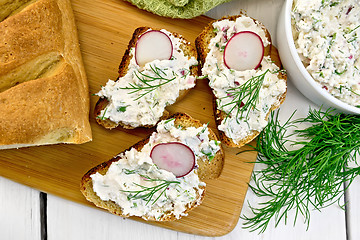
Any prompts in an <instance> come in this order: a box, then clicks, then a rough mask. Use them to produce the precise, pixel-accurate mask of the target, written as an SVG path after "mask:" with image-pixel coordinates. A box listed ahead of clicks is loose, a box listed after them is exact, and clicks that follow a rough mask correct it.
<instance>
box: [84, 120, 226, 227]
mask: <svg viewBox="0 0 360 240" xmlns="http://www.w3.org/2000/svg"><path fill="white" fill-rule="evenodd" d="M171 118H175V125H181V126H182V127H184V128H187V127H201V126H203V124H202V123H201V122H200V121H199V120H196V119H194V118H192V117H191V116H189V115H187V114H185V113H175V114H173V115H171V116H170V117H169V119H171ZM209 135H210V136H209V138H210V139H211V140H217V137H216V135H215V133H214V132H213V131H212V130H211V129H210V128H209ZM149 139H150V136H148V137H147V138H145V139H143V140H141V141H139V142H137V143H136V144H134V145H133V146H131V147H130V148H128V149H127V150H124V151H123V152H121V153H124V152H126V151H129V150H130V149H132V148H135V149H136V150H138V151H140V150H141V149H142V148H143V147H144V145H145V144H147V143H148V142H149ZM121 153H120V154H121ZM120 154H118V155H117V156H115V157H114V158H112V159H110V160H109V161H106V162H103V163H101V164H99V165H97V166H96V167H94V168H92V169H90V170H89V171H88V172H87V173H86V174H85V175H84V176H83V177H82V180H81V184H80V190H81V192H82V193H83V195H84V196H85V198H86V199H87V200H88V201H90V202H93V203H94V204H95V205H96V206H98V207H100V208H104V209H106V210H108V211H109V212H111V213H113V214H116V215H119V216H122V217H129V216H127V215H124V214H123V213H122V210H121V207H120V206H118V205H117V204H116V203H115V202H113V201H103V200H101V199H100V197H98V196H97V194H96V193H95V192H94V190H93V185H92V179H91V175H92V174H95V173H97V172H98V173H100V174H102V175H104V174H106V172H107V171H108V169H109V167H110V165H111V164H112V163H113V162H116V161H118V160H119V159H120V157H119V155H120ZM198 165H199V168H198V175H199V178H200V180H207V179H216V178H218V177H219V176H220V174H221V171H222V169H223V165H224V150H223V149H222V147H220V150H219V151H218V152H217V153H216V155H215V157H214V159H213V160H211V161H208V160H204V161H203V160H199V161H198ZM202 189H203V190H204V191H203V193H202V195H201V196H198V199H196V200H195V201H193V202H192V203H191V204H190V205H189V206H188V207H187V209H186V211H185V212H184V213H188V212H189V211H191V210H192V209H193V208H195V207H196V206H198V205H199V204H200V203H201V202H202V200H203V199H204V196H205V187H204V188H202ZM143 219H145V220H150V221H173V220H176V219H177V218H176V217H175V215H173V214H167V215H164V216H163V217H161V218H160V219H155V218H150V217H143Z"/></svg>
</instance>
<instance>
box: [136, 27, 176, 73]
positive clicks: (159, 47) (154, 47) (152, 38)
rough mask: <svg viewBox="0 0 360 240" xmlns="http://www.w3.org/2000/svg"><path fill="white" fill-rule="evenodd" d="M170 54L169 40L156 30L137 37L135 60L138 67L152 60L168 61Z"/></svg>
mask: <svg viewBox="0 0 360 240" xmlns="http://www.w3.org/2000/svg"><path fill="white" fill-rule="evenodd" d="M172 53H173V45H172V42H171V39H170V38H169V36H168V35H166V34H165V33H163V32H161V31H158V30H150V31H147V32H145V33H144V34H142V35H141V36H140V37H139V39H138V40H137V42H136V45H135V60H136V64H137V65H139V66H144V65H145V64H146V63H148V62H152V61H154V60H169V59H171V57H172Z"/></svg>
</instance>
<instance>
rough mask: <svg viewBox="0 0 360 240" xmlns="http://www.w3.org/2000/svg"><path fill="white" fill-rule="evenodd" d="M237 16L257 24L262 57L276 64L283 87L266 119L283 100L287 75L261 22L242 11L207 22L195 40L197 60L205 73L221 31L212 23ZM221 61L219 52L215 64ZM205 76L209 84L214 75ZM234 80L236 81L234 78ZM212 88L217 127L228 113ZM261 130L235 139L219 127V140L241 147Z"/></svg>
mask: <svg viewBox="0 0 360 240" xmlns="http://www.w3.org/2000/svg"><path fill="white" fill-rule="evenodd" d="M238 18H247V21H248V23H247V24H248V25H251V24H249V22H253V23H255V24H253V25H256V26H258V28H259V29H260V30H259V31H260V32H262V33H263V37H262V38H264V39H265V40H266V41H265V44H264V59H265V60H266V59H267V61H268V62H274V63H275V64H276V66H277V67H278V70H277V73H275V74H276V75H277V79H278V81H279V83H280V84H281V85H282V87H283V89H282V91H281V93H279V94H278V95H277V96H275V99H274V101H273V103H272V105H271V106H269V107H268V109H267V111H266V114H264V117H263V119H264V120H265V121H267V118H268V116H269V114H270V112H271V111H272V110H274V109H276V108H278V107H279V106H280V104H281V103H282V102H283V101H284V100H285V96H286V80H287V77H286V73H285V71H284V70H283V69H282V65H281V62H280V60H279V58H278V57H277V58H274V57H273V56H274V55H273V54H274V53H277V50H276V49H275V48H274V47H273V45H272V44H271V37H270V34H269V32H268V30H267V29H266V28H265V26H264V25H263V24H261V23H260V22H258V21H257V20H255V19H252V18H250V17H248V16H246V14H244V13H241V14H240V15H236V16H229V17H223V18H221V19H219V20H214V21H212V22H211V23H209V25H208V26H207V27H206V28H205V29H204V30H203V31H202V32H201V33H200V35H199V36H198V37H197V38H196V40H195V45H196V48H197V51H198V57H199V61H200V64H201V66H202V74H203V75H207V74H205V73H204V71H203V70H204V66H205V65H206V64H208V63H207V62H206V59H207V57H208V55H209V54H210V51H211V49H212V48H214V47H215V46H214V42H212V39H214V38H215V37H216V36H217V34H218V33H220V32H222V29H215V28H214V25H213V24H214V23H217V22H221V21H223V20H225V21H229V22H236V20H237V19H238ZM234 28H235V27H234ZM235 29H236V28H235ZM261 30H262V31H261ZM224 31H228V29H226V28H225V30H224ZM239 31H247V29H241V30H235V32H239ZM250 31H253V30H251V29H250ZM230 37H231V36H230ZM230 37H229V36H227V39H230ZM263 41H264V40H263ZM266 43H267V44H266ZM219 51H220V50H219ZM219 55H220V54H219ZM275 55H276V54H275ZM264 59H263V61H262V63H261V64H262V65H263V63H264ZM223 62H224V60H223V55H222V54H221V60H220V61H218V62H217V63H216V64H218V65H219V66H220V65H221V64H223V65H224V63H223ZM262 65H261V66H260V68H263V67H262ZM232 71H235V70H232ZM221 72H222V70H221ZM221 72H220V74H221ZM207 77H208V79H209V84H210V82H211V81H210V79H211V77H214V76H209V75H208V76H207ZM235 78H236V77H235ZM227 81H228V79H227ZM235 81H236V79H235ZM229 84H230V83H229ZM231 84H234V82H232V83H231ZM231 84H230V85H231ZM210 85H211V84H210ZM232 86H233V87H234V86H236V85H232ZM284 87H285V89H284ZM212 89H213V93H214V101H213V108H214V115H215V121H216V124H217V126H218V128H219V126H220V125H221V124H223V123H224V121H227V118H228V117H229V114H230V113H228V112H225V111H224V110H223V109H221V108H219V103H218V101H219V98H218V97H216V96H215V92H214V88H213V87H212ZM228 95H230V94H228ZM225 97H226V96H225ZM239 105H242V104H238V106H239ZM240 108H241V107H240ZM226 130H228V129H226ZM261 130H262V129H249V131H247V134H246V135H245V136H242V137H240V138H237V139H236V140H235V139H234V138H233V136H229V135H230V134H226V133H225V131H224V129H222V130H220V129H219V135H220V140H221V142H222V143H224V144H225V145H227V146H229V147H241V146H243V145H245V144H247V143H249V142H250V141H252V140H253V139H254V138H255V137H256V136H257V135H258V134H259V133H260V131H261Z"/></svg>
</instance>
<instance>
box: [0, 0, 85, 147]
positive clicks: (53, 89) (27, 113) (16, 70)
mask: <svg viewBox="0 0 360 240" xmlns="http://www.w3.org/2000/svg"><path fill="white" fill-rule="evenodd" d="M89 108H90V99H89V92H88V82H87V78H86V75H85V70H84V66H83V62H82V58H81V53H80V47H79V42H78V37H77V31H76V26H75V20H74V16H73V12H72V9H71V3H70V1H69V0H38V1H29V0H17V1H0V149H8V148H19V147H28V146H37V145H45V144H56V143H75V144H80V143H85V142H88V141H90V140H91V139H92V135H91V128H90V123H89Z"/></svg>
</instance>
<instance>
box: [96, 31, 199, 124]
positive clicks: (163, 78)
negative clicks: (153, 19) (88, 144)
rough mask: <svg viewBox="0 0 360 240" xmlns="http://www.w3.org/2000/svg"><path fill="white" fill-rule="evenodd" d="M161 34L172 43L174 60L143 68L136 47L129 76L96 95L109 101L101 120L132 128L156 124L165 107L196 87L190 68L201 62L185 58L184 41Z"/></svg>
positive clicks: (110, 81) (131, 54)
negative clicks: (139, 62)
mask: <svg viewBox="0 0 360 240" xmlns="http://www.w3.org/2000/svg"><path fill="white" fill-rule="evenodd" d="M161 31H162V32H163V33H165V34H167V35H168V36H169V38H170V40H171V42H172V45H173V54H172V58H171V59H170V60H154V61H152V62H149V63H146V64H145V66H139V65H138V64H137V63H136V60H135V48H132V49H131V51H130V57H131V60H130V64H129V66H128V71H127V73H126V75H125V76H123V77H121V78H120V79H118V81H113V80H109V81H108V82H107V84H106V86H103V87H102V88H101V91H100V92H98V93H97V94H96V95H98V96H100V97H104V98H106V99H107V100H108V101H109V104H108V106H107V107H106V108H105V109H104V110H102V111H101V113H100V115H99V116H98V117H99V118H101V119H110V120H111V121H113V122H115V123H119V122H122V123H123V124H125V125H130V126H132V127H139V126H144V125H155V124H156V123H157V122H158V121H159V119H160V117H161V116H162V115H163V113H164V110H165V107H166V106H168V105H171V104H173V103H174V102H175V101H176V99H177V98H178V96H179V92H180V91H182V90H186V89H190V88H193V87H194V86H195V81H196V78H195V77H194V76H192V75H191V73H190V67H191V66H193V65H196V64H197V60H196V59H195V58H194V57H191V58H190V57H187V56H185V55H184V52H183V50H182V49H181V48H180V45H181V44H183V43H184V40H182V39H180V38H176V37H175V36H173V34H171V33H170V32H168V31H166V30H164V29H162V30H161Z"/></svg>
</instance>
